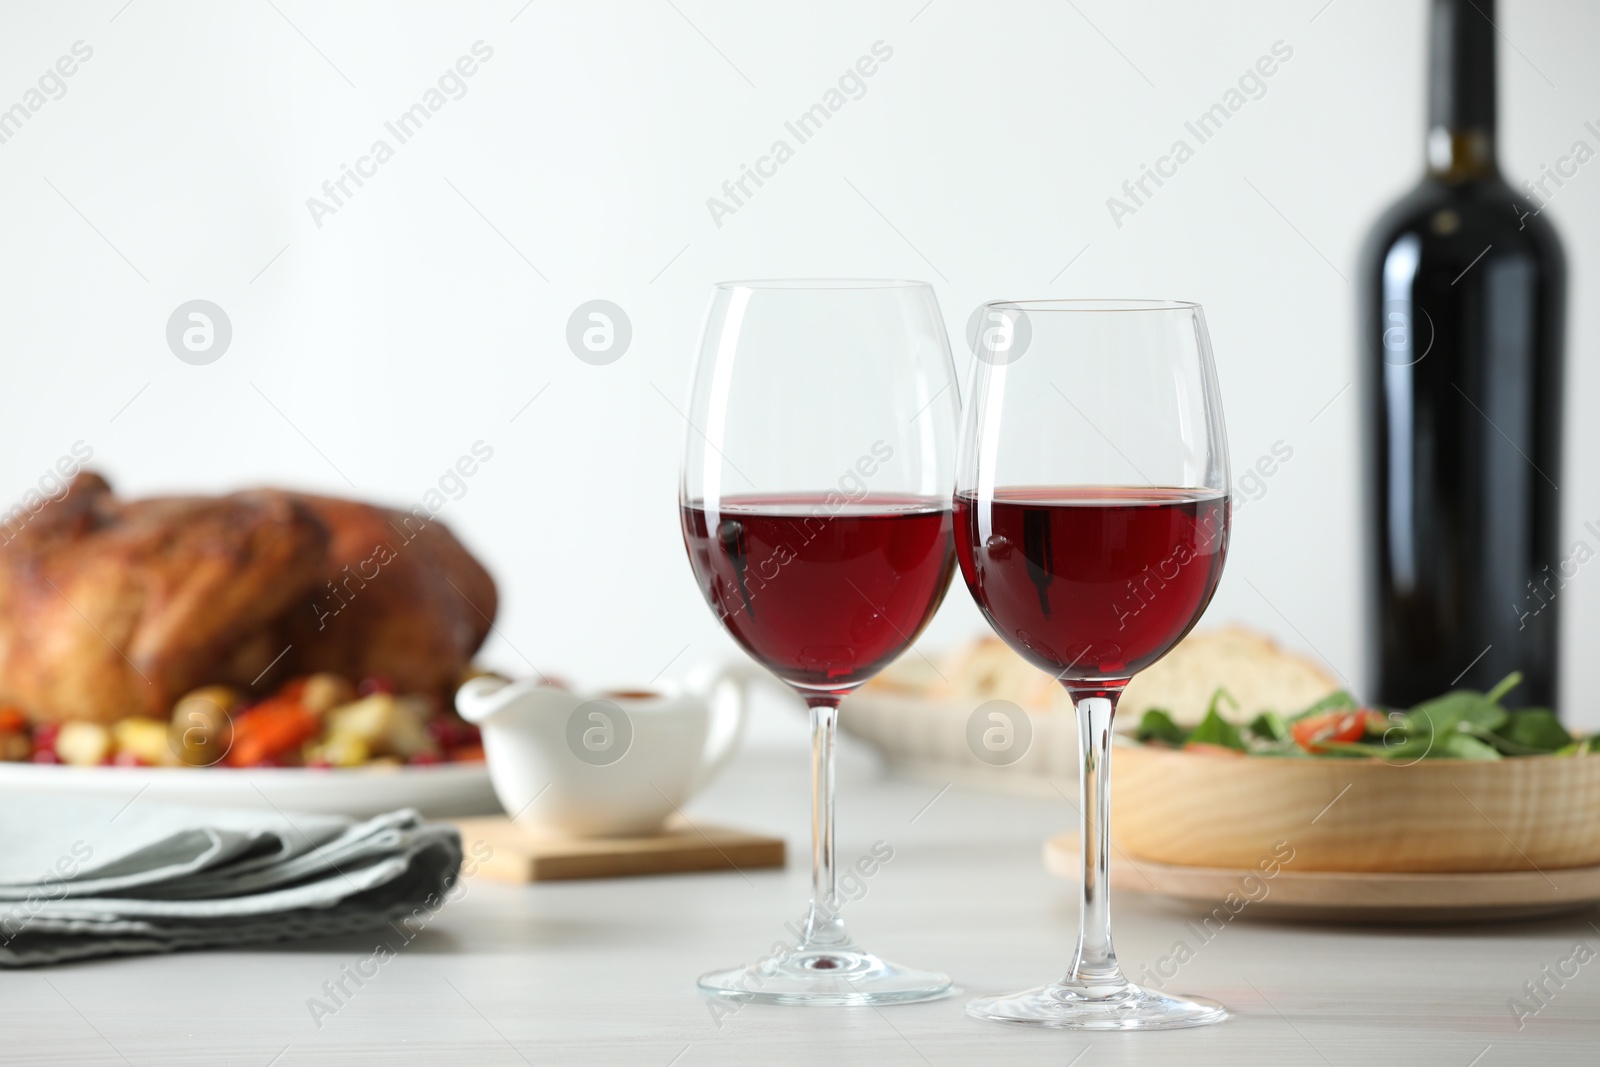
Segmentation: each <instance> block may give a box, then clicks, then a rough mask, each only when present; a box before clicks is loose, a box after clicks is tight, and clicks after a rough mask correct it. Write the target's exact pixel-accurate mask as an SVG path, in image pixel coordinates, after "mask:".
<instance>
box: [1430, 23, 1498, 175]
mask: <svg viewBox="0 0 1600 1067" xmlns="http://www.w3.org/2000/svg"><path fill="white" fill-rule="evenodd" d="M1495 90H1496V77H1495V28H1494V0H1431V5H1430V11H1429V23H1428V173H1429V175H1431V176H1432V177H1435V178H1440V179H1443V180H1445V181H1466V180H1470V179H1473V178H1485V177H1492V176H1493V175H1494V174H1495V160H1494V140H1495V125H1496V122H1495V119H1496V115H1495Z"/></svg>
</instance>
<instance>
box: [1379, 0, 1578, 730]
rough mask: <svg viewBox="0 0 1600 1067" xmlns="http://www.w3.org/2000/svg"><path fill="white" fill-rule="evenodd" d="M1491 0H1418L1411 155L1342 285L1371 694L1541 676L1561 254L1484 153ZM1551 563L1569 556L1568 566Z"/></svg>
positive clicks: (1514, 697)
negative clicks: (1348, 305)
mask: <svg viewBox="0 0 1600 1067" xmlns="http://www.w3.org/2000/svg"><path fill="white" fill-rule="evenodd" d="M1493 19H1494V3H1493V0H1430V27H1429V66H1428V98H1429V99H1428V131H1427V170H1426V174H1425V175H1424V177H1423V180H1422V183H1421V184H1420V185H1419V186H1418V187H1417V188H1416V189H1414V190H1413V191H1412V192H1411V193H1410V194H1408V195H1407V196H1405V197H1404V198H1403V199H1401V200H1400V202H1399V203H1397V204H1395V205H1394V206H1393V207H1392V208H1391V209H1390V210H1389V211H1388V212H1386V213H1385V214H1384V215H1383V217H1382V218H1381V219H1380V220H1379V221H1378V223H1377V225H1376V226H1375V227H1374V228H1373V231H1372V233H1371V235H1370V236H1369V237H1368V240H1367V244H1366V247H1365V249H1364V251H1363V253H1362V262H1361V270H1360V279H1359V282H1358V285H1359V290H1358V293H1359V299H1360V302H1361V305H1362V310H1361V326H1360V333H1361V337H1362V343H1363V351H1362V352H1361V360H1360V363H1361V372H1360V375H1359V378H1360V381H1361V384H1362V392H1361V404H1362V425H1363V433H1362V436H1363V445H1364V449H1365V459H1366V463H1365V470H1364V472H1363V491H1364V494H1365V500H1364V501H1363V504H1364V521H1365V526H1366V529H1365V536H1366V546H1365V547H1366V560H1365V571H1366V575H1365V577H1366V583H1365V584H1366V609H1365V614H1366V618H1365V629H1366V638H1367V642H1368V668H1369V670H1368V680H1369V688H1370V689H1371V693H1370V694H1369V695H1370V696H1371V698H1372V700H1373V702H1374V703H1377V704H1381V705H1383V706H1386V707H1408V706H1410V705H1413V704H1416V703H1418V702H1419V701H1422V700H1425V699H1427V698H1429V697H1433V696H1437V695H1439V694H1441V693H1443V692H1445V691H1447V690H1449V689H1452V688H1474V689H1480V690H1487V689H1489V688H1490V687H1491V686H1493V685H1494V684H1495V682H1497V681H1498V680H1499V679H1501V678H1502V677H1504V676H1505V675H1507V674H1509V673H1510V672H1512V671H1521V672H1522V675H1523V681H1522V684H1521V685H1520V686H1519V687H1518V688H1517V689H1515V690H1513V691H1512V693H1511V695H1510V696H1509V697H1508V698H1507V703H1508V704H1509V705H1513V706H1532V705H1538V706H1551V705H1553V704H1554V702H1555V696H1556V674H1557V665H1558V649H1557V640H1558V635H1559V631H1560V627H1559V625H1558V617H1559V613H1560V610H1561V606H1562V598H1561V591H1560V590H1561V584H1562V581H1563V576H1562V573H1561V568H1562V561H1561V559H1560V556H1559V541H1558V539H1559V522H1560V496H1559V486H1560V484H1561V422H1562V419H1561V400H1562V397H1561V386H1562V332H1563V317H1564V301H1565V287H1566V269H1565V264H1564V259H1563V255H1562V252H1561V243H1560V241H1559V239H1558V238H1557V236H1556V233H1555V230H1554V228H1553V227H1552V225H1551V223H1550V220H1549V219H1548V218H1547V217H1546V216H1545V215H1544V214H1542V213H1541V212H1540V211H1539V210H1537V209H1535V207H1534V206H1533V204H1532V203H1531V202H1530V201H1529V200H1528V199H1526V198H1525V197H1523V196H1520V195H1519V194H1518V193H1516V192H1515V191H1514V190H1513V189H1512V188H1511V187H1510V185H1508V184H1507V183H1506V181H1505V180H1504V179H1503V178H1502V177H1501V176H1500V172H1499V168H1498V167H1497V166H1496V163H1495V119H1496V114H1495V111H1496V108H1495V88H1496V79H1495V37H1496V30H1495V26H1494V22H1493ZM1567 577H1570V575H1567Z"/></svg>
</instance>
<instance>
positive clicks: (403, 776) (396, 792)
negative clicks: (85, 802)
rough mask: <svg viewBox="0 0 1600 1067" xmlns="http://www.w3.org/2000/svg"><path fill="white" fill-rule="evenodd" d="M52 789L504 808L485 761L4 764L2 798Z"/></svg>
mask: <svg viewBox="0 0 1600 1067" xmlns="http://www.w3.org/2000/svg"><path fill="white" fill-rule="evenodd" d="M24 793H26V794H33V795H35V796H37V795H39V794H52V795H72V796H80V797H84V796H86V797H106V798H114V799H122V800H132V799H133V798H134V797H141V798H143V799H145V800H151V801H156V802H162V803H168V804H193V805H216V806H221V807H229V808H259V809H268V810H270V809H273V808H277V809H280V810H282V811H304V812H314V813H317V814H326V815H354V816H370V815H377V814H379V813H380V812H385V811H393V810H394V809H396V808H416V809H417V810H418V811H420V812H422V814H423V815H426V816H428V817H430V818H447V817H455V816H462V815H492V814H496V813H498V812H499V811H500V804H499V802H498V801H496V800H495V796H494V789H493V788H492V787H491V786H490V785H489V769H488V767H487V766H486V765H485V764H482V763H440V764H435V765H432V766H424V767H364V768H350V769H332V768H329V769H307V768H303V767H271V768H256V769H239V770H235V769H232V768H222V767H197V768H189V767H67V766H62V765H59V764H57V765H46V764H38V763H0V797H4V796H7V795H17V794H24Z"/></svg>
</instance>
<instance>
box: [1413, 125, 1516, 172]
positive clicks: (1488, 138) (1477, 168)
mask: <svg viewBox="0 0 1600 1067" xmlns="http://www.w3.org/2000/svg"><path fill="white" fill-rule="evenodd" d="M1498 173H1499V167H1498V165H1497V164H1496V163H1495V158H1494V132H1493V131H1492V130H1452V129H1450V128H1449V127H1446V126H1434V127H1433V128H1432V129H1430V130H1429V131H1428V176H1429V177H1430V178H1437V179H1439V180H1440V181H1447V182H1464V181H1472V180H1474V179H1479V178H1492V177H1494V176H1495V175H1496V174H1498Z"/></svg>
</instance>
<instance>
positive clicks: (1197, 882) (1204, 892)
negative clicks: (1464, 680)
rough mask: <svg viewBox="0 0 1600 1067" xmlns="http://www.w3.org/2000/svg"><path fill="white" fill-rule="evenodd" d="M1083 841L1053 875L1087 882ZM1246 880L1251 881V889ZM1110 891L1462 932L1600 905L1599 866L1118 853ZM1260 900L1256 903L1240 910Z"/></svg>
mask: <svg viewBox="0 0 1600 1067" xmlns="http://www.w3.org/2000/svg"><path fill="white" fill-rule="evenodd" d="M1079 862H1080V861H1079V857H1078V835H1077V834H1062V835H1060V836H1059V837H1052V838H1050V839H1049V840H1048V841H1046V842H1045V846H1044V863H1045V867H1046V869H1048V870H1049V871H1050V873H1052V874H1055V875H1059V876H1060V877H1062V878H1070V879H1072V880H1073V881H1076V880H1077V879H1078V878H1079V876H1080V873H1081V872H1080V869H1079ZM1246 879H1249V880H1248V881H1247V880H1246ZM1111 886H1112V888H1113V889H1115V890H1116V891H1117V892H1119V893H1122V892H1127V893H1148V894H1153V895H1156V896H1161V897H1165V898H1168V899H1170V900H1176V901H1181V902H1183V903H1185V904H1190V905H1195V906H1198V907H1199V908H1201V909H1202V910H1207V911H1210V910H1213V909H1216V908H1219V907H1224V906H1225V905H1224V902H1225V901H1228V899H1229V897H1230V895H1231V896H1232V898H1233V902H1234V904H1235V907H1236V909H1237V910H1235V908H1228V909H1227V912H1226V913H1228V914H1230V917H1231V916H1238V917H1245V916H1254V917H1258V918H1271V919H1311V920H1319V921H1326V922H1367V923H1456V922H1478V921H1483V920H1505V919H1527V918H1535V917H1540V916H1546V915H1558V914H1562V913H1565V912H1573V911H1581V910H1585V909H1590V908H1593V907H1594V906H1595V904H1596V903H1597V902H1600V866H1596V867H1569V868H1566V869H1563V870H1551V871H1548V872H1543V873H1541V872H1539V871H1487V872H1484V873H1480V874H1451V873H1432V872H1424V873H1415V872H1400V871H1297V870H1295V869H1294V863H1293V861H1292V860H1291V861H1290V862H1289V863H1288V864H1285V865H1283V866H1282V867H1280V868H1279V869H1278V872H1277V873H1276V874H1275V875H1274V876H1272V877H1271V878H1267V877H1264V875H1263V872H1262V871H1261V870H1259V869H1245V868H1228V867H1181V866H1176V865H1173V864H1167V863H1156V862H1154V861H1152V860H1144V859H1136V858H1134V857H1131V856H1128V855H1127V854H1126V853H1124V852H1121V851H1120V850H1117V849H1113V850H1112V853H1111ZM1250 897H1253V898H1255V899H1253V900H1250V901H1249V903H1244V904H1240V901H1242V900H1244V899H1246V898H1250Z"/></svg>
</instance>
